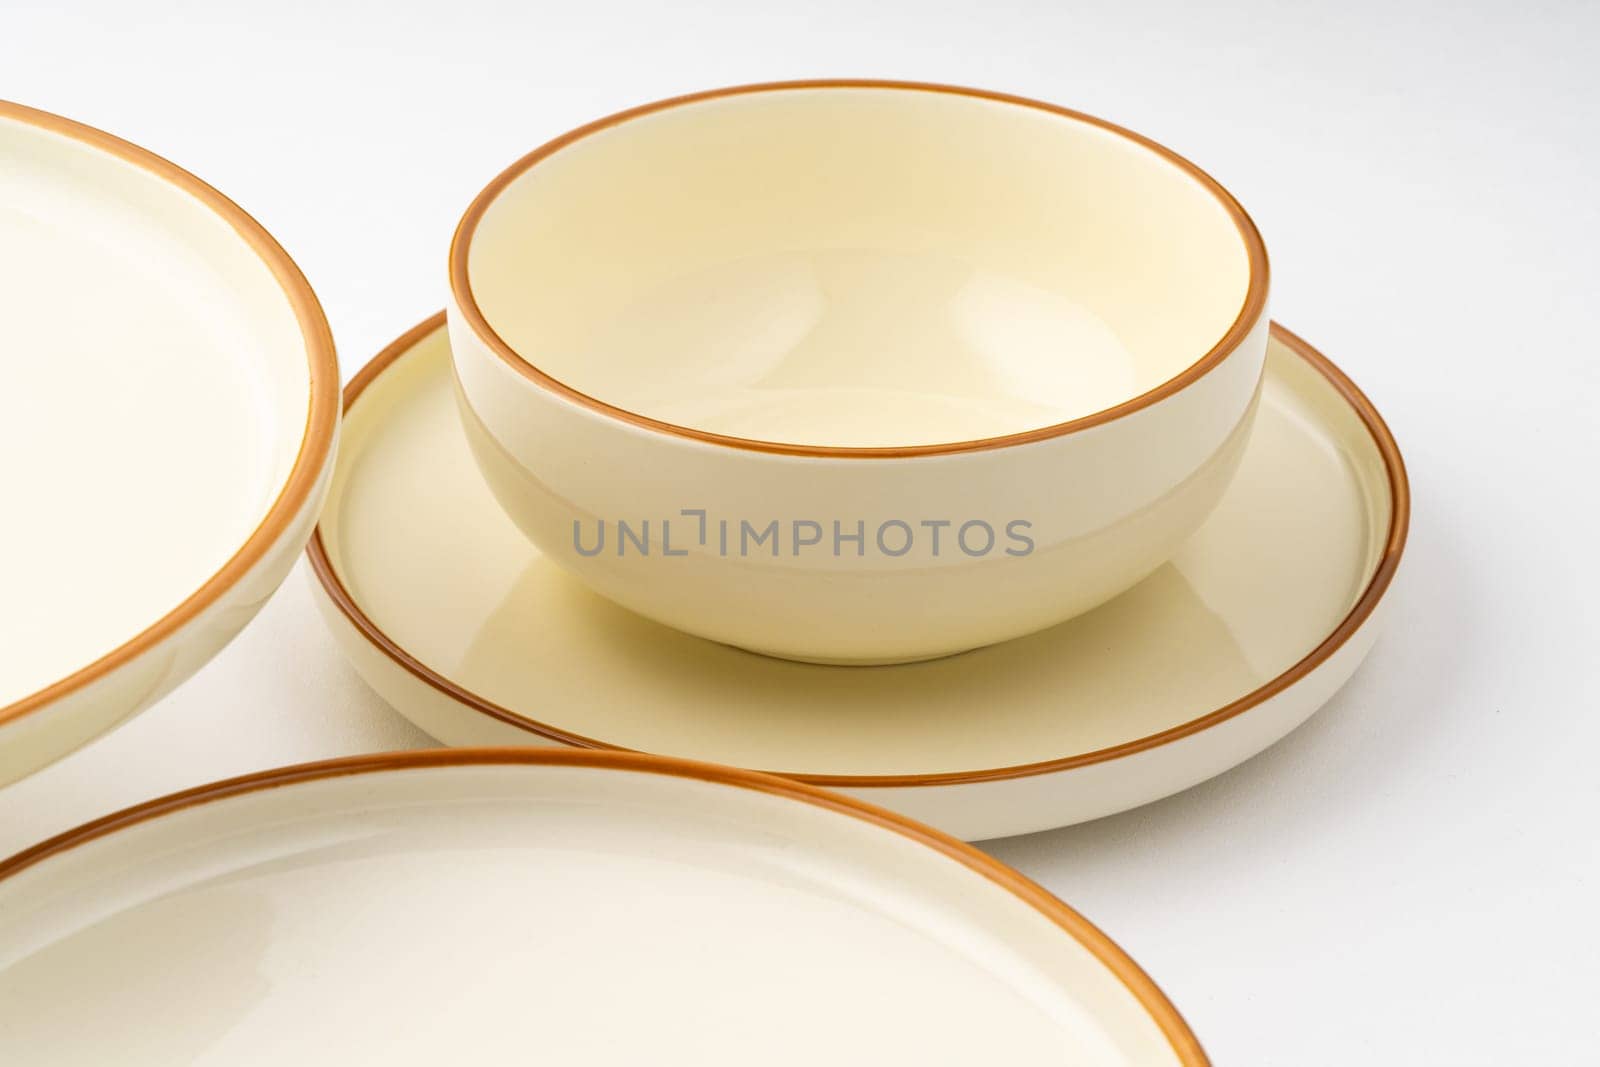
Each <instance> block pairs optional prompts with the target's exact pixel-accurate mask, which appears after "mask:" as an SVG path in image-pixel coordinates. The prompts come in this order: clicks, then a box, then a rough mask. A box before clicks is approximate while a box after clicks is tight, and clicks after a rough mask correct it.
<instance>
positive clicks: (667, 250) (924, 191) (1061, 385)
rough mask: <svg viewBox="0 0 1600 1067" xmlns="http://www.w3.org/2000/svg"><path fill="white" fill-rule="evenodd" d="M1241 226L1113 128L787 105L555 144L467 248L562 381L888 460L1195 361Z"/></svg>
mask: <svg viewBox="0 0 1600 1067" xmlns="http://www.w3.org/2000/svg"><path fill="white" fill-rule="evenodd" d="M1248 225H1249V224H1248V222H1247V221H1246V220H1244V219H1243V217H1242V215H1241V214H1239V213H1238V212H1237V208H1236V207H1235V206H1233V205H1232V204H1231V202H1230V201H1228V200H1227V199H1226V196H1225V194H1222V193H1220V191H1219V190H1217V189H1216V188H1215V187H1214V186H1213V185H1210V184H1208V183H1207V181H1206V180H1204V179H1203V178H1201V177H1200V176H1198V175H1197V174H1196V173H1195V172H1193V171H1192V170H1190V169H1187V168H1186V167H1185V166H1183V165H1182V164H1181V163H1180V162H1178V161H1176V160H1175V159H1173V158H1170V157H1168V156H1166V155H1163V154H1162V153H1161V152H1160V151H1158V150H1156V149H1153V148H1151V147H1148V146H1146V145H1144V144H1141V143H1139V142H1138V141H1136V140H1133V139H1131V138H1129V137H1128V136H1126V135H1124V134H1120V133H1118V132H1116V131H1113V130H1109V129H1106V128H1104V127H1102V126H1099V125H1097V124H1095V123H1094V122H1092V121H1089V120H1086V119H1080V118H1074V117H1071V116H1067V115H1062V114H1060V113H1057V112H1055V111H1051V110H1047V109H1045V108H1042V107H1035V106H1028V105H1023V104H1018V103H1012V102H1006V101H1000V100H995V99H991V98H988V97H984V96H978V95H968V94H965V93H959V92H953V91H950V92H947V91H935V90H929V89H907V88H859V87H853V88H841V87H810V88H790V89H768V90H764V91H753V92H743V93H735V94H732V95H726V96H718V97H712V98H708V99H702V100H699V101H697V102H692V103H687V104H678V105H673V106H668V107H665V108H663V109H659V110H655V111H650V112H647V113H644V114H641V115H638V116H636V117H633V118H631V119H626V120H623V121H620V122H615V123H613V124H611V125H608V126H604V127H602V128H599V129H598V130H595V131H594V132H590V133H588V134H586V135H583V136H579V137H576V138H575V139H569V140H567V141H565V142H564V143H560V144H559V147H556V148H555V149H553V150H550V151H548V152H547V153H546V154H544V155H543V156H542V157H541V158H539V159H538V161H537V162H535V163H534V164H533V165H531V166H528V167H527V168H526V169H524V170H523V171H522V172H521V173H520V174H518V175H517V176H516V177H514V178H513V179H512V180H510V182H509V183H508V184H506V185H504V186H503V187H502V188H501V189H500V190H499V192H498V194H497V195H496V196H495V197H494V198H493V200H492V201H491V202H490V203H489V204H488V206H487V208H486V209H485V210H484V212H483V214H482V215H481V217H480V218H479V220H478V222H477V225H476V227H475V228H474V229H473V230H472V231H471V232H470V234H469V236H468V241H469V244H468V247H467V253H466V255H467V279H468V284H469V287H470V290H471V296H472V298H473V300H475V302H476V303H477V305H478V308H479V310H480V311H481V312H482V313H483V315H484V318H485V320H486V321H487V322H488V323H489V325H490V326H491V328H492V329H493V330H494V331H495V332H496V333H498V334H499V335H500V337H501V338H502V339H503V340H504V341H505V342H506V343H507V344H508V345H509V346H510V347H511V348H512V349H513V350H514V351H515V352H516V353H517V354H518V355H520V356H521V357H522V358H523V359H525V360H526V361H527V362H528V363H530V364H532V365H533V366H534V367H536V368H538V369H539V370H541V371H542V372H544V373H545V374H547V375H548V376H550V377H551V378H554V379H555V380H556V381H558V382H560V383H562V384H564V385H566V386H568V387H570V388H571V389H574V390H576V391H578V392H580V393H583V394H587V395H588V396H590V397H592V398H594V399H597V400H600V401H602V402H604V403H606V404H609V405H612V406H614V407H617V408H621V409H624V410H626V411H630V412H633V413H636V414H639V415H644V416H646V417H648V418H652V419H656V420H659V421H662V422H667V423H672V424H675V425H677V426H680V427H688V428H691V429H696V430H702V431H709V432H712V433H719V434H726V435H730V436H735V437H743V438H751V439H757V440H764V441H777V442H788V443H794V444H802V445H822V446H837V447H886V446H915V445H922V444H939V443H946V442H958V441H970V440H975V439H980V438H986V437H995V436H1002V435H1006V434H1012V433H1020V432H1025V431H1027V430H1032V429H1037V428H1040V427H1045V426H1050V425H1053V424H1057V423H1062V422H1066V421H1070V420H1073V419H1076V418H1080V417H1083V416H1088V415H1092V414H1094V413H1096V412H1099V411H1103V410H1105V409H1107V408H1111V407H1115V406H1116V405H1118V404H1120V403H1122V402H1124V401H1127V400H1130V399H1132V398H1134V397H1136V396H1139V395H1140V394H1142V393H1145V392H1147V391H1149V390H1151V389H1153V388H1156V387H1157V386H1159V385H1161V384H1162V383H1164V382H1166V381H1168V380H1170V379H1172V378H1174V377H1175V376H1177V375H1179V374H1181V373H1182V372H1183V371H1184V370H1186V369H1187V368H1189V367H1190V366H1192V365H1193V364H1195V363H1196V362H1197V361H1199V360H1201V359H1202V358H1203V357H1204V356H1205V355H1206V354H1207V352H1208V351H1209V350H1210V349H1211V348H1212V347H1213V346H1214V345H1216V344H1217V343H1218V342H1219V341H1220V340H1221V339H1222V338H1223V337H1224V335H1225V334H1226V333H1227V332H1228V330H1229V329H1230V327H1232V326H1233V324H1234V322H1235V320H1236V319H1237V318H1238V316H1239V314H1240V311H1241V308H1242V306H1243V305H1244V303H1245V300H1246V296H1247V292H1248V289H1249V284H1250V275H1251V263H1250V254H1249V246H1248V245H1247V240H1248V238H1247V236H1246V233H1245V231H1246V230H1247V229H1248Z"/></svg>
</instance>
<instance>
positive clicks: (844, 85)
mask: <svg viewBox="0 0 1600 1067" xmlns="http://www.w3.org/2000/svg"><path fill="white" fill-rule="evenodd" d="M796 89H803V90H804V89H893V90H901V91H908V92H924V93H943V94H947V95H951V96H965V97H970V98H973V99H978V100H987V101H991V102H993V103H1000V104H1010V105H1014V106H1018V107H1025V108H1032V109H1034V110H1036V111H1043V112H1046V113H1048V114H1051V115H1055V116H1058V117H1060V118H1065V119H1069V120H1072V121H1075V122H1082V123H1086V124H1088V125H1090V126H1095V127H1097V128H1099V129H1101V130H1104V131H1106V132H1107V133H1111V134H1114V135H1116V136H1118V137H1121V138H1123V139H1125V140H1128V141H1131V142H1132V143H1134V144H1136V145H1139V146H1140V147H1142V148H1145V149H1147V150H1149V151H1151V152H1153V153H1155V154H1156V155H1157V156H1159V157H1161V158H1162V159H1164V160H1166V161H1167V162H1168V163H1170V164H1172V165H1173V166H1175V167H1177V168H1178V169H1179V170H1181V171H1183V172H1184V173H1185V174H1186V175H1188V176H1189V177H1190V178H1192V179H1194V180H1195V181H1197V182H1199V183H1200V185H1201V186H1202V187H1203V188H1204V189H1205V190H1206V191H1207V192H1209V193H1210V194H1211V195H1212V196H1213V197H1214V198H1215V199H1216V200H1217V202H1218V203H1219V204H1221V205H1222V207H1223V209H1224V210H1225V211H1226V212H1227V213H1228V216H1229V218H1231V219H1232V220H1233V224H1234V226H1235V228H1236V229H1237V230H1238V232H1239V237H1240V239H1241V241H1242V242H1243V243H1244V246H1245V253H1246V258H1247V260H1248V264H1249V282H1248V285H1247V286H1246V289H1245V295H1244V300H1243V302H1242V303H1241V304H1240V307H1239V313H1238V315H1237V316H1236V317H1235V318H1234V320H1233V324H1232V325H1231V326H1229V327H1228V329H1227V331H1226V332H1225V333H1224V334H1223V335H1222V338H1221V339H1220V340H1219V341H1217V343H1216V344H1214V345H1212V346H1211V348H1210V349H1209V350H1208V351H1207V352H1206V353H1205V354H1204V355H1202V356H1201V357H1200V358H1199V359H1198V360H1196V361H1195V362H1194V363H1192V364H1190V365H1189V366H1188V367H1187V368H1185V369H1184V370H1183V371H1181V372H1179V373H1178V374H1177V375H1176V376H1174V377H1172V378H1169V379H1167V380H1166V381H1165V382H1162V383H1161V384H1160V385H1157V386H1155V387H1154V388H1153V389H1150V390H1147V391H1146V392H1143V393H1141V394H1139V395H1138V396H1135V397H1132V398H1131V399H1128V400H1125V401H1123V402H1122V403H1120V404H1117V405H1114V406H1113V407H1109V408H1105V409H1103V410H1101V411H1097V412H1093V413H1091V414H1089V415H1085V416H1082V417H1081V418H1076V419H1069V420H1068V421H1066V422H1059V423H1055V424H1053V425H1050V426H1041V427H1038V428H1036V429H1032V430H1023V431H1021V432H1018V433H1011V434H1002V435H1000V436H997V437H983V438H978V439H975V440H971V441H950V442H944V443H939V444H926V445H890V446H880V447H843V446H833V445H802V444H791V443H787V442H782V441H766V440H761V439H758V438H751V437H736V436H732V435H729V434H720V433H713V432H711V431H708V430H700V429H696V428H695V427H692V426H684V425H681V424H678V423H672V422H666V421H664V420H661V419H655V418H651V417H650V416H648V415H642V414H640V413H638V412H636V411H629V410H627V409H626V408H620V407H617V406H616V405H614V404H609V403H607V402H605V401H604V400H601V399H599V398H598V397H594V396H590V395H589V394H588V393H584V392H580V391H579V390H577V389H574V388H572V387H571V386H570V385H567V384H566V383H565V382H562V381H561V380H559V379H557V378H555V377H553V376H552V375H550V374H548V373H546V372H545V371H543V370H541V369H539V368H538V367H536V366H535V365H534V364H533V363H531V362H530V361H529V360H528V359H527V358H526V357H524V356H522V355H520V354H519V353H518V352H517V351H516V350H515V349H514V348H512V347H511V345H510V344H508V343H507V342H506V340H505V339H504V338H502V337H501V336H500V334H499V333H498V332H496V331H495V329H494V327H493V326H491V325H490V324H489V320H488V317H487V316H486V315H484V313H483V310H482V309H481V308H480V307H479V306H478V302H477V299H476V297H474V295H473V291H472V283H471V279H470V276H469V272H468V270H467V260H468V257H469V254H470V251H471V246H472V238H473V235H474V233H476V231H477V228H478V224H479V223H480V222H481V221H482V219H483V216H484V214H485V212H487V211H488V209H489V206H490V205H491V204H492V203H493V202H494V201H495V199H496V198H498V197H499V195H500V194H501V193H502V192H504V191H505V189H506V187H507V186H509V185H510V184H511V183H512V182H514V181H516V180H517V179H518V178H520V177H521V176H522V175H523V174H525V173H527V172H528V171H529V170H531V169H532V168H533V167H534V166H536V165H537V164H538V163H539V162H540V161H542V160H544V159H547V158H549V157H550V156H552V155H554V154H555V153H557V152H559V151H560V150H561V149H563V148H566V147H567V146H569V145H571V144H573V143H574V142H576V141H580V140H582V139H583V138H585V137H588V136H590V135H591V134H595V133H598V132H600V131H601V130H606V129H610V128H611V127H613V126H618V125H621V124H623V123H625V122H629V121H631V120H633V119H636V118H641V117H643V116H645V115H651V114H654V113H656V112H660V111H666V110H670V109H672V108H676V107H682V106H684V105H686V104H696V103H702V102H704V101H707V100H717V99H722V98H725V97H730V96H746V95H751V94H755V93H767V92H781V91H786V90H796ZM1270 274H1271V268H1270V265H1269V263H1268V261H1267V249H1266V245H1265V244H1264V243H1263V242H1262V240H1261V234H1260V232H1259V231H1258V230H1257V229H1256V224H1255V222H1254V221H1253V220H1252V219H1251V218H1250V216H1249V214H1247V213H1246V212H1245V210H1244V208H1243V206H1241V205H1240V203H1239V202H1238V201H1237V200H1235V199H1234V197H1233V194H1231V193H1229V192H1228V191H1227V190H1226V189H1224V188H1223V187H1222V185H1221V184H1220V183H1218V182H1217V180H1216V179H1215V178H1213V177H1211V175H1209V174H1207V173H1206V172H1205V171H1203V170H1201V169H1200V168H1199V167H1198V166H1196V165H1195V164H1194V163H1192V162H1191V161H1189V160H1188V159H1186V158H1184V157H1183V156H1181V155H1179V154H1178V153H1176V152H1174V151H1173V150H1172V149H1170V148H1167V147H1166V146H1165V145H1162V144H1159V143H1158V142H1156V141H1153V140H1151V139H1150V138H1148V137H1145V136H1144V135H1142V134H1138V133H1135V132H1133V131H1132V130H1129V129H1126V128H1124V127H1122V126H1118V125H1116V124H1115V123H1111V122H1107V121H1106V120H1105V119H1101V118H1097V117H1095V116H1093V115H1087V114H1084V113H1083V112H1081V111H1074V110H1072V109H1070V108H1064V107H1059V106H1057V105H1055V104H1049V103H1045V102H1044V101H1041V100H1033V99H1030V98H1028V97H1025V96H1014V95H1012V94H1010V93H999V92H992V91H990V90H987V89H974V88H969V87H966V86H959V85H943V84H939V83H936V82H918V81H895V80H888V79H879V78H818V79H804V80H798V81H775V82H757V83H754V84H750V85H734V86H729V87H727V88H723V89H708V90H705V91H703V92H698V93H688V94H686V95H683V96H674V97H670V98H668V99H666V100H657V101H655V102H654V103H650V104H643V105H641V106H639V107H632V108H629V109H627V110H626V111H619V112H617V113H616V114H614V115H608V116H606V117H605V118H602V119H598V120H596V121H594V122H591V123H589V124H587V125H585V126H580V127H578V128H577V129H575V130H571V131H569V132H567V133H564V134H562V135H561V136H559V137H557V138H555V139H554V140H552V141H547V142H546V143H544V144H543V145H540V146H539V147H538V148H535V149H534V150H533V151H532V152H529V153H528V154H527V155H525V156H523V157H522V158H521V159H518V160H517V161H516V162H515V163H512V164H511V166H509V167H507V168H506V169H505V170H503V171H501V172H500V173H499V174H498V175H496V176H495V178H494V179H493V180H492V181H490V182H489V184H488V185H486V186H484V188H483V190H482V191H481V192H480V193H479V194H478V195H477V196H476V197H475V198H474V199H473V201H472V203H471V205H469V206H468V208H467V210H466V213H465V214H463V215H462V216H461V221H460V222H459V223H458V224H457V226H456V231H455V235H454V237H453V238H452V239H451V242H450V292H451V295H452V298H453V299H454V301H455V307H456V309H457V310H459V311H460V313H461V317H462V322H463V324H464V325H465V326H466V327H467V328H468V329H470V330H471V331H472V332H473V333H474V334H475V335H476V336H477V337H478V339H479V340H480V341H482V342H483V344H484V345H486V346H487V347H488V348H489V350H490V351H491V352H493V353H494V354H495V355H496V356H497V357H498V358H499V359H500V360H502V361H503V362H504V363H505V364H506V365H507V366H509V367H511V368H512V369H513V370H515V371H517V372H518V373H519V374H521V375H522V376H523V377H525V378H527V379H528V380H529V381H531V382H533V383H534V384H536V385H538V386H540V387H542V388H544V389H547V390H549V391H550V392H552V393H555V394H556V395H558V396H561V397H564V398H566V399H567V400H570V401H572V402H573V403H575V404H579V405H581V406H582V407H585V408H588V409H589V410H591V411H594V412H596V413H598V414H601V415H605V416H608V417H610V418H614V419H618V420H621V421H622V422H625V423H628V424H630V425H633V426H637V427H640V428H642V429H646V430H653V431H655V432H657V433H664V434H669V435H671V436H674V437H681V438H687V439H689V440H694V441H699V442H702V443H704V444H711V445H721V446H724V447H728V448H737V449H743V450H746V451H752V452H769V453H777V454H780V455H789V456H811V457H814V458H829V459H904V458H909V457H916V456H947V455H954V454H957V453H962V452H980V451H986V450H989V449H995V448H1008V447H1012V446H1015V445H1025V444H1031V443H1033V442H1036V441H1044V440H1049V439H1051V438H1055V437H1062V436H1064V435H1066V434H1070V433H1075V432H1077V431H1079V430H1087V429H1089V428H1090V427H1092V426H1100V425H1102V424H1104V423H1107V422H1110V421H1112V420H1114V419H1118V418H1121V417H1123V416H1125V415H1131V414H1133V413H1134V412H1136V411H1140V410H1143V409H1144V408H1147V407H1150V406H1151V405H1152V404H1155V403H1157V402H1158V401H1161V400H1164V399H1166V398H1167V397H1169V396H1172V395H1173V394H1174V393H1177V392H1178V391H1179V390H1181V389H1183V388H1185V387H1186V386H1188V385H1190V384H1191V383H1193V382H1194V381H1196V380H1198V379H1199V378H1201V377H1202V376H1204V375H1205V374H1207V373H1209V372H1210V371H1211V370H1213V369H1214V368H1216V367H1218V366H1220V365H1221V364H1222V363H1223V362H1224V361H1225V360H1226V359H1227V357H1228V356H1229V355H1230V354H1231V353H1232V352H1233V350H1234V349H1235V348H1237V347H1238V346H1239V343H1240V342H1241V341H1243V340H1244V339H1245V337H1246V336H1247V335H1248V334H1249V333H1250V331H1251V330H1253V329H1254V328H1255V326H1256V323H1257V322H1258V321H1259V320H1260V318H1261V316H1262V314H1263V312H1264V311H1265V309H1266V305H1267V286H1268V279H1269V277H1270Z"/></svg>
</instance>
